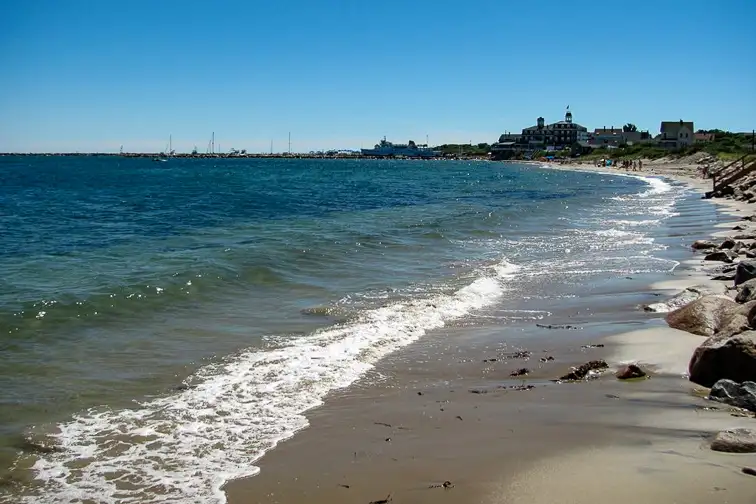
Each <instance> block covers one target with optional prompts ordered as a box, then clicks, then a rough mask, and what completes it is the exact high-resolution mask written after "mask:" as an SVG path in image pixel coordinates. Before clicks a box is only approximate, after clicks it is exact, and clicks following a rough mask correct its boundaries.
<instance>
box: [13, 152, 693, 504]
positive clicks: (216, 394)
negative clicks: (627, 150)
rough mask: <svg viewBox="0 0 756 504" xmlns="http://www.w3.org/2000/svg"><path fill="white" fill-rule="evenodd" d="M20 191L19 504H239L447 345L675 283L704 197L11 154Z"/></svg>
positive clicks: (658, 190)
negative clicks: (370, 382)
mask: <svg viewBox="0 0 756 504" xmlns="http://www.w3.org/2000/svg"><path fill="white" fill-rule="evenodd" d="M0 181H2V184H0V471H2V474H4V476H3V479H2V480H0V502H30V503H31V502H49V503H68V502H80V501H82V500H85V499H91V501H92V502H173V503H190V502H223V501H224V495H223V492H222V490H221V487H222V485H223V484H224V483H225V482H227V481H229V480H231V479H234V478H238V477H242V476H249V475H253V474H255V473H256V472H257V471H258V468H257V467H256V466H255V465H254V461H255V460H257V459H258V458H259V457H260V456H261V455H263V454H264V453H265V452H266V451H267V450H270V449H271V448H272V447H274V446H275V444H276V443H277V442H279V441H281V440H283V439H286V438H287V437H290V436H292V435H293V434H294V433H295V432H296V431H297V430H299V429H302V428H305V427H306V426H307V420H306V418H305V416H304V414H303V413H304V412H305V411H307V410H308V409H310V408H312V407H316V406H318V405H319V404H321V403H322V401H323V399H324V397H325V396H326V394H327V393H328V392H329V391H332V390H334V389H338V388H341V387H345V386H348V385H349V384H351V383H353V382H354V381H355V380H357V379H358V378H359V377H361V376H363V375H364V374H365V372H366V371H368V370H369V369H371V367H372V366H373V364H374V363H375V362H377V360H378V359H380V358H381V357H382V356H385V355H387V354H389V353H391V352H393V351H396V350H398V349H400V348H402V347H404V346H406V345H408V344H410V343H412V342H413V341H416V340H417V339H418V338H421V337H422V336H423V335H424V334H426V333H427V332H428V331H431V330H433V329H437V328H440V327H443V326H444V325H445V324H450V323H460V322H465V323H473V324H474V323H475V321H476V320H477V319H479V318H480V319H485V318H486V317H489V316H490V314H491V313H493V311H494V310H495V312H496V313H497V314H499V315H497V316H498V317H499V319H500V320H499V322H498V323H501V324H502V325H503V326H504V327H506V325H507V324H508V323H510V322H511V323H516V322H519V321H523V320H539V319H543V318H544V317H547V316H548V314H549V312H548V306H549V303H557V302H558V299H559V298H560V297H561V296H575V295H576V292H579V289H580V286H581V285H584V284H586V283H588V282H592V281H593V282H595V281H602V280H611V279H617V278H624V277H627V276H628V275H644V274H663V273H665V272H670V271H672V270H673V269H674V268H675V267H676V266H677V264H678V263H677V261H676V260H675V254H674V253H671V252H670V251H669V250H667V249H668V247H669V245H668V244H665V243H662V242H660V241H659V240H658V239H657V238H656V237H657V236H658V235H659V232H660V231H659V230H660V229H663V228H664V226H665V225H666V224H665V223H666V222H667V221H668V220H669V219H672V218H674V216H675V214H676V206H677V205H678V204H679V202H680V201H683V200H685V199H686V198H690V194H689V193H688V192H687V190H686V189H685V188H684V187H683V186H681V185H678V184H673V183H670V182H668V181H664V180H662V179H659V178H653V177H641V176H633V175H628V176H619V175H606V174H597V173H583V172H573V171H562V170H553V169H547V168H543V167H538V166H535V165H518V164H513V163H488V162H461V161H426V162H417V161H374V160H373V161H350V160H252V159H238V160H233V159H224V160H221V159H216V160H198V159H185V160H181V159H172V160H170V161H169V162H167V163H153V162H151V161H150V160H149V159H127V158H115V157H112V158H96V157H93V158H86V157H68V158H66V157H63V158H61V157H5V158H0ZM524 296H529V297H532V296H540V297H543V298H544V300H545V301H544V310H542V311H533V310H518V309H517V306H518V300H520V299H522V298H523V297H524ZM507 308H511V309H509V310H508V309H507ZM502 313H504V314H506V315H504V316H501V314H502Z"/></svg>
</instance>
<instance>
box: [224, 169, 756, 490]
mask: <svg viewBox="0 0 756 504" xmlns="http://www.w3.org/2000/svg"><path fill="white" fill-rule="evenodd" d="M541 166H543V165H541ZM549 168H553V169H566V170H575V169H577V170H584V171H594V172H602V173H607V174H622V175H631V176H649V175H652V176H662V177H667V178H670V179H673V180H676V181H678V182H682V183H685V184H686V185H687V186H688V187H690V188H692V189H693V190H694V191H696V192H699V193H703V192H704V191H706V190H707V189H708V187H709V184H710V181H707V180H704V179H701V178H697V177H696V174H697V173H698V169H697V167H696V166H694V165H690V166H687V167H685V166H683V167H675V168H672V169H669V167H667V169H663V168H659V169H658V170H657V169H656V167H653V166H649V168H650V169H649V170H644V171H642V172H627V171H625V170H619V169H615V168H611V167H595V166H591V165H566V166H565V165H558V166H550V167H549ZM650 170H653V171H650ZM710 201H712V202H714V203H717V204H718V205H717V208H718V212H719V214H720V215H723V222H722V223H720V224H717V225H716V226H717V227H714V228H713V229H710V230H708V231H710V232H709V234H710V235H712V236H714V235H716V233H717V232H720V233H721V230H722V228H727V227H729V228H731V227H732V225H733V222H735V221H736V220H737V218H738V216H739V215H742V214H743V212H746V211H750V210H751V209H752V207H751V206H750V205H748V204H746V203H743V202H738V201H733V200H724V199H723V200H710ZM704 234H706V233H704ZM707 237H708V236H704V235H701V236H698V237H697V239H703V238H707ZM706 282H711V280H709V276H708V275H707V272H706V270H705V269H704V268H703V267H702V265H701V261H698V260H696V259H695V258H693V257H691V260H689V261H686V262H685V263H684V264H683V265H682V266H681V267H680V268H678V269H677V270H676V272H675V275H674V279H673V280H669V281H664V282H657V283H655V284H653V285H650V286H648V291H650V292H651V293H653V294H652V295H654V296H659V298H660V299H664V298H666V297H671V296H673V295H675V294H677V293H679V292H681V291H683V290H684V289H686V288H687V287H691V286H694V285H700V284H702V283H706ZM586 302H596V303H601V300H600V299H599V298H598V297H596V298H595V299H593V300H587V301H586ZM629 309H632V308H631V307H630V306H628V305H627V303H624V305H623V303H621V302H618V303H617V304H616V305H615V306H613V307H611V308H609V309H607V310H606V312H605V313H604V314H603V316H600V317H599V320H596V321H594V322H593V323H591V324H586V326H584V327H582V329H584V330H583V331H581V332H580V334H579V335H574V334H571V335H570V337H571V339H567V340H565V341H564V342H561V343H560V342H559V341H560V340H559V339H557V338H556V337H555V334H556V333H558V332H559V330H557V331H555V332H553V331H552V332H551V334H550V335H548V336H544V335H543V331H541V333H540V334H538V332H537V331H536V330H530V331H529V330H525V329H523V333H522V334H520V335H519V337H515V338H509V339H508V340H507V344H505V345H504V347H502V348H490V347H487V346H483V347H482V348H480V347H476V346H475V345H474V344H467V345H465V346H464V347H462V349H460V348H452V347H451V346H450V345H444V344H443V343H441V342H442V341H448V340H452V341H455V339H454V338H472V340H473V341H478V340H479V341H490V338H489V339H486V338H479V339H478V340H476V338H475V335H474V334H473V335H472V336H471V335H470V334H465V333H466V332H467V333H469V332H473V333H475V332H476V331H477V332H481V331H483V332H485V331H494V330H496V329H495V328H491V327H489V328H478V329H475V330H472V331H470V330H467V329H464V328H459V329H452V330H450V331H448V332H447V334H446V335H445V336H446V337H445V338H444V337H441V336H440V335H439V334H435V336H434V335H429V336H427V337H426V339H425V340H424V341H421V342H418V343H416V344H413V345H411V346H410V347H408V348H405V349H403V350H402V351H401V352H399V353H398V354H393V355H391V356H389V357H388V358H386V359H384V360H382V361H381V362H379V363H378V365H377V366H376V369H375V370H373V371H372V372H371V373H370V374H369V376H367V377H364V378H363V379H361V380H360V381H358V382H357V383H356V384H353V385H352V386H350V387H349V388H347V389H345V390H339V391H336V392H334V393H332V394H330V395H329V397H328V398H327V399H326V401H325V404H324V405H323V406H321V407H319V408H317V409H315V410H311V411H310V412H308V413H307V414H306V415H307V417H308V419H309V421H310V425H309V427H308V428H307V429H305V430H304V431H300V432H299V433H297V434H296V435H295V436H294V437H293V438H292V439H289V440H288V441H285V442H283V443H282V444H281V445H279V446H278V447H277V448H276V449H274V450H272V451H270V452H268V453H267V454H266V455H265V456H264V457H263V458H262V459H261V460H260V461H259V465H260V467H261V469H262V470H261V473H260V475H258V476H255V477H253V478H248V479H241V480H236V481H232V482H229V483H228V484H227V485H226V486H225V491H226V494H227V498H228V502H230V503H231V504H241V503H256V502H277V503H281V504H287V503H293V502H302V501H304V500H307V501H308V502H314V503H319V502H323V503H325V502H363V501H364V502H371V501H379V500H381V499H386V498H388V496H389V495H390V496H391V499H392V502H418V503H424V502H428V503H430V502H434V503H438V502H442V503H443V502H470V503H473V502H487V503H488V502H490V503H492V504H494V503H497V504H498V503H510V502H512V503H514V502H528V503H532V502H536V503H539V502H544V503H546V502H565V503H566V502H575V503H577V502H585V500H586V499H587V498H588V496H590V499H598V498H605V497H606V495H607V494H608V493H610V492H611V495H612V497H613V502H634V501H635V500H637V499H638V498H645V499H647V500H649V502H672V501H685V502H701V503H704V502H713V501H720V500H721V501H722V502H732V503H741V502H743V503H745V502H752V496H753V495H754V492H755V491H756V490H754V483H755V482H754V481H752V480H749V479H748V476H745V475H743V474H740V472H739V469H740V466H741V465H754V464H756V457H754V456H753V455H739V456H733V455H727V454H721V453H717V452H713V451H711V450H709V449H708V446H706V447H703V446H702V444H703V443H705V441H706V439H707V438H708V437H710V436H711V435H713V433H715V432H716V431H718V430H721V429H723V428H729V427H738V426H745V425H748V423H749V421H751V422H752V419H749V418H735V417H732V416H730V414H729V413H728V412H727V411H726V409H725V408H714V409H715V411H712V410H710V409H705V408H704V406H705V404H704V403H703V401H702V399H701V392H700V390H701V388H700V387H698V386H696V385H695V384H693V383H691V382H689V381H688V380H687V379H686V378H685V373H686V372H687V364H688V360H689V359H690V355H691V354H692V352H693V350H694V349H695V348H696V347H697V346H698V345H699V344H700V343H701V342H702V340H703V338H701V337H698V336H695V335H692V334H689V333H684V332H682V331H678V330H675V329H671V328H669V327H667V326H666V324H664V323H663V320H661V319H660V318H659V317H656V318H652V319H648V318H646V319H644V317H643V316H642V315H640V314H638V313H635V315H632V314H628V313H627V310H629ZM564 317H565V318H564V320H566V321H569V320H570V319H569V318H566V317H567V315H564ZM644 320H645V321H644ZM547 332H548V331H547ZM452 336H453V337H452ZM597 344H598V345H599V346H600V347H603V348H596V347H595V345H597ZM522 351H527V352H532V355H530V356H529V357H528V358H526V359H520V358H518V357H517V354H518V352H522ZM428 355H433V356H434V359H433V360H434V362H430V359H428V357H427V356H428ZM491 355H499V356H500V358H499V359H498V360H496V359H494V360H493V362H488V364H484V365H481V361H482V362H484V363H485V362H486V361H487V360H489V359H486V358H485V357H486V356H489V357H490V356H491ZM501 356H504V358H503V359H501ZM548 357H555V362H552V361H550V360H545V359H548ZM597 358H601V359H605V360H606V361H607V363H608V364H609V366H610V371H611V372H609V373H605V374H604V376H603V377H602V378H601V379H599V380H595V381H592V382H590V383H582V384H559V385H555V384H554V383H553V382H552V381H550V380H551V379H553V378H554V377H556V376H558V375H559V374H561V373H562V372H564V371H565V370H567V369H569V367H570V366H574V365H578V364H581V363H583V362H585V361H587V360H591V359H597ZM630 362H632V363H637V364H640V365H641V366H642V367H643V368H645V369H647V370H649V372H650V373H651V375H652V379H650V380H646V381H644V382H642V383H622V382H619V381H618V380H616V379H615V378H614V377H613V376H612V375H613V371H614V370H616V369H618V368H619V367H620V366H622V365H623V364H626V363H630ZM518 366H519V367H522V366H528V367H534V368H535V369H534V370H532V372H531V374H530V375H528V377H527V380H524V379H523V380H518V379H513V378H511V377H510V376H509V373H510V372H511V371H512V370H513V369H514V370H516V369H517V367H518ZM377 377H383V379H379V380H377V381H378V384H377V385H368V383H370V382H371V381H373V380H375V379H376V378H377ZM527 385H533V388H532V389H531V388H528V387H527ZM704 417H705V418H704ZM576 468H577V469H576ZM607 478H609V479H611V480H612V483H611V485H609V484H608V483H607V482H606V480H607ZM672 481H676V482H677V481H679V482H684V483H685V484H680V485H670V484H669V483H670V482H672ZM444 482H448V483H449V485H453V487H451V486H449V485H447V487H444V486H443V485H444ZM723 496H726V498H725V499H724V500H722V497H723Z"/></svg>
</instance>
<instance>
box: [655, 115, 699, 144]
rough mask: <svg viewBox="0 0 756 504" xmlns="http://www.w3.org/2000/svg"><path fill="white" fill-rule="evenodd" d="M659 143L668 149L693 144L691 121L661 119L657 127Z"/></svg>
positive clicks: (693, 135)
mask: <svg viewBox="0 0 756 504" xmlns="http://www.w3.org/2000/svg"><path fill="white" fill-rule="evenodd" d="M659 132H660V135H659V137H657V138H658V139H659V145H660V146H662V147H666V148H668V149H680V148H682V147H686V146H688V145H691V144H693V142H694V141H695V138H696V137H695V133H694V132H695V128H694V127H693V121H683V120H682V119H680V120H679V121H662V123H661V126H660V127H659Z"/></svg>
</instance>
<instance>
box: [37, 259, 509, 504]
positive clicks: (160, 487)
mask: <svg viewBox="0 0 756 504" xmlns="http://www.w3.org/2000/svg"><path fill="white" fill-rule="evenodd" d="M517 269H518V267H517V266H516V265H513V264H511V263H508V262H506V261H503V262H501V263H499V264H497V265H495V266H493V267H492V268H488V269H487V270H486V271H485V272H482V273H483V274H482V275H481V276H480V277H479V278H477V279H476V280H474V281H473V282H472V283H470V284H469V285H467V286H465V287H463V288H461V289H459V290H458V291H456V292H455V293H453V294H452V295H436V296H433V297H430V298H426V299H424V300H419V299H415V300H412V301H407V302H402V303H396V304H392V305H389V306H385V307H381V308H378V309H374V310H368V311H366V312H364V313H363V314H362V315H361V316H360V317H359V318H358V319H357V320H355V321H354V322H351V323H348V324H345V325H342V326H336V327H331V328H327V329H324V330H320V331H317V332H315V333H313V334H310V335H309V336H307V337H303V338H292V339H290V340H288V342H287V343H286V344H283V345H282V346H280V347H278V348H273V349H268V350H265V351H263V350H260V349H255V350H249V351H245V352H242V353H240V354H238V355H235V356H232V357H230V358H228V359H226V360H225V361H224V362H221V363H219V364H214V365H210V366H207V367H205V368H202V369H200V370H199V371H198V372H197V373H196V375H195V376H194V377H193V379H192V380H191V384H192V387H190V388H188V389H187V390H184V391H182V392H180V393H178V394H174V395H170V396H166V397H161V398H157V399H153V400H150V401H146V402H143V403H140V404H138V405H137V406H136V407H135V408H133V409H124V410H109V409H105V410H99V411H95V410H91V411H88V412H85V413H82V414H80V415H77V416H76V417H75V418H74V419H73V420H72V421H69V422H65V423H62V424H60V425H59V426H58V428H59V434H56V435H55V437H56V438H57V442H58V444H59V445H60V447H61V451H60V452H54V453H48V454H41V455H40V458H39V459H38V460H37V461H36V463H35V464H34V470H35V471H36V473H37V476H38V478H39V479H40V480H41V481H42V482H43V485H44V486H43V487H41V488H40V490H39V494H38V495H36V496H34V497H28V498H26V499H25V501H24V502H28V503H31V502H46V503H64V502H65V503H69V502H77V501H79V500H86V499H92V498H94V499H96V500H97V501H98V502H152V503H156V502H161V503H162V502H171V503H190V502H191V503H196V502H225V494H224V492H223V491H222V489H221V488H222V485H223V484H224V483H225V482H227V481H229V480H231V479H235V478H239V477H244V476H250V475H254V474H256V473H257V472H258V469H257V468H256V467H254V466H252V462H253V461H254V460H256V459H257V458H259V457H260V456H262V455H263V454H264V453H265V452H266V451H267V450H269V449H271V448H272V447H274V446H275V445H276V444H277V443H278V442H279V441H281V440H283V439H286V438H288V437H290V436H292V435H293V434H294V433H295V432H296V431H297V430H299V429H302V428H304V427H306V426H307V419H306V417H305V416H304V415H303V413H304V412H305V411H306V410H308V409H310V408H313V407H316V406H318V405H320V404H321V403H322V400H323V397H324V396H325V395H326V394H327V393H328V392H330V391H332V390H334V389H338V388H342V387H346V386H348V385H349V384H351V383H353V382H354V381H355V380H357V379H358V378H359V377H360V376H362V375H363V374H364V373H365V372H366V371H368V370H369V369H371V368H372V367H373V365H374V363H375V362H376V361H377V360H378V359H380V358H381V357H383V356H385V355H387V354H389V353H391V352H393V351H395V350H397V349H399V348H401V347H403V346H405V345H407V344H409V343H411V342H413V341H415V340H417V339H418V338H419V337H421V336H422V335H423V334H425V333H426V332H427V331H429V330H432V329H436V328H439V327H442V326H444V324H445V323H446V322H449V321H451V320H454V319H459V318H461V317H464V316H465V315H468V314H470V313H471V312H473V311H475V310H478V309H481V308H483V307H485V306H487V305H490V304H492V303H493V302H495V301H496V300H497V299H498V298H499V297H500V296H501V295H502V294H503V292H504V290H505V289H506V280H507V279H508V278H511V276H512V275H514V274H515V272H516V271H517Z"/></svg>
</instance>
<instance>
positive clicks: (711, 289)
mask: <svg viewBox="0 0 756 504" xmlns="http://www.w3.org/2000/svg"><path fill="white" fill-rule="evenodd" d="M715 278H716V277H715ZM725 292H727V287H725V286H724V285H722V284H712V285H694V286H693V287H688V288H687V289H685V290H684V291H682V292H680V293H679V294H676V295H675V296H673V297H671V298H669V299H668V300H666V301H663V302H661V303H652V304H650V305H648V306H645V307H644V310H646V311H649V312H655V313H668V312H671V311H673V310H677V309H678V308H681V307H683V306H685V305H686V304H688V303H690V302H693V301H695V300H696V299H700V298H702V297H703V296H708V295H712V294H724V293H725Z"/></svg>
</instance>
